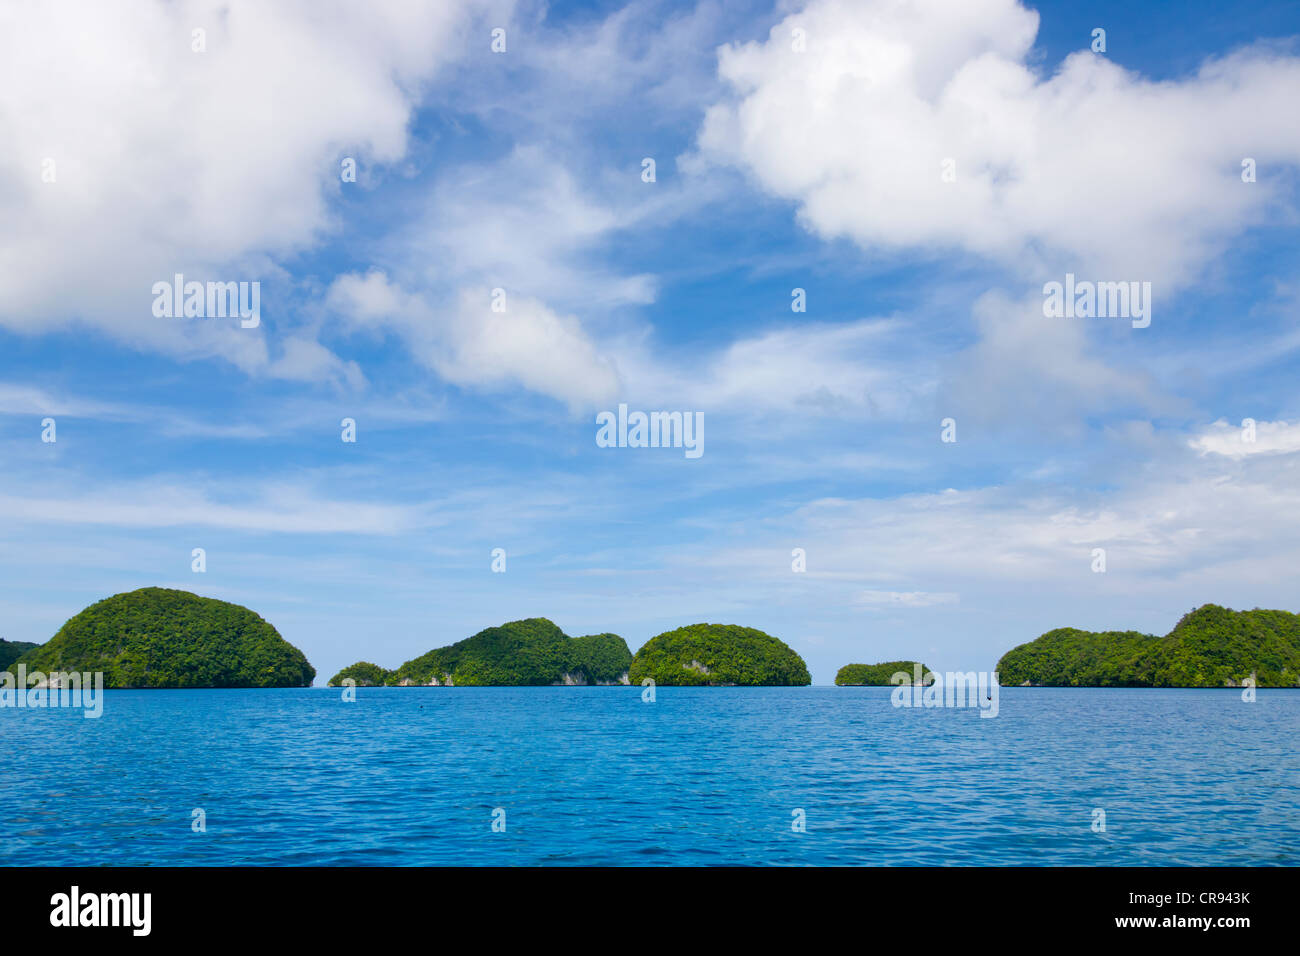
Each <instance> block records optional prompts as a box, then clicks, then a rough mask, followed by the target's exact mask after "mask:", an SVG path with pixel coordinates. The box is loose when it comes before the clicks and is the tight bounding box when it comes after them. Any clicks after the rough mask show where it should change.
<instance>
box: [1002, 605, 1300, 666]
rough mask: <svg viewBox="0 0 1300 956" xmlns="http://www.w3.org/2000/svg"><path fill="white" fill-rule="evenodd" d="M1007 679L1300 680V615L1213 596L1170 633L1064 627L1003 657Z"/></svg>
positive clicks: (1186, 616)
mask: <svg viewBox="0 0 1300 956" xmlns="http://www.w3.org/2000/svg"><path fill="white" fill-rule="evenodd" d="M998 676H999V682H1000V683H1002V684H1003V685H1004V686H1011V685H1017V684H1020V685H1034V686H1044V687H1235V686H1240V685H1241V684H1242V681H1244V680H1245V679H1246V678H1247V677H1252V676H1253V677H1254V678H1255V684H1256V686H1258V687H1297V686H1300V615H1297V614H1291V613H1289V612H1287V611H1265V610H1260V609H1258V608H1256V609H1255V610H1253V611H1234V610H1231V609H1230V608H1225V607H1219V606H1218V605H1217V604H1206V605H1203V606H1202V607H1199V608H1197V609H1196V610H1194V611H1192V612H1190V613H1188V614H1186V615H1184V616H1183V618H1182V620H1180V621H1179V622H1178V624H1177V625H1176V626H1175V627H1174V629H1173V630H1172V631H1170V632H1169V633H1168V634H1166V635H1165V636H1164V637H1157V636H1156V635H1153V634H1141V633H1138V632H1137V631H1104V632H1100V633H1094V632H1091V631H1081V630H1078V629H1076V628H1071V627H1063V628H1057V629H1056V630H1054V631H1048V632H1047V633H1046V634H1044V635H1043V636H1042V637H1039V638H1038V639H1037V640H1034V641H1030V642H1029V643H1028V644H1021V645H1020V646H1019V647H1016V648H1013V649H1012V650H1010V651H1008V652H1007V653H1006V654H1005V655H1003V657H1002V660H1001V661H999V662H998Z"/></svg>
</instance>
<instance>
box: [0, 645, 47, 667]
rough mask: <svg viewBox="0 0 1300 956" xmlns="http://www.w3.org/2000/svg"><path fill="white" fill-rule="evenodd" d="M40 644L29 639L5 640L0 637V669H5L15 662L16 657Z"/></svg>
mask: <svg viewBox="0 0 1300 956" xmlns="http://www.w3.org/2000/svg"><path fill="white" fill-rule="evenodd" d="M40 646H41V645H39V644H33V643H31V642H30V641H6V640H5V639H4V638H3V637H0V671H7V670H8V669H9V665H10V664H14V663H17V661H18V658H20V657H22V656H23V655H24V654H26V653H27V652H28V651H31V650H35V649H36V648H38V647H40Z"/></svg>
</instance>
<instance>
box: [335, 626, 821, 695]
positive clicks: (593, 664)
mask: <svg viewBox="0 0 1300 956" xmlns="http://www.w3.org/2000/svg"><path fill="white" fill-rule="evenodd" d="M647 677H649V678H652V679H653V680H654V681H655V683H657V684H665V685H672V684H691V685H744V686H760V685H785V684H809V683H811V678H810V677H809V676H808V668H807V667H806V666H805V665H804V662H803V659H802V658H800V657H799V655H798V654H796V653H795V652H794V651H792V650H791V649H790V648H789V647H787V646H786V645H785V644H784V643H783V642H781V641H780V640H778V639H777V638H775V637H772V636H771V635H768V634H764V633H763V632H762V631H757V630H754V629H753V628H748V627H738V626H736V625H730V624H693V625H690V626H689V627H683V628H678V629H677V630H675V631H669V632H667V633H665V634H660V635H658V636H657V637H653V638H651V639H650V640H649V641H647V642H646V644H645V646H644V647H642V648H641V650H639V651H637V653H636V656H635V657H634V656H633V655H632V653H631V652H630V651H629V650H628V647H627V644H626V642H624V640H623V639H622V638H621V637H619V636H618V635H617V634H593V635H589V636H586V637H569V636H567V635H566V634H565V633H564V632H563V631H561V630H560V629H559V628H558V627H557V626H556V625H555V624H553V623H552V622H551V621H548V620H547V619H546V618H537V617H535V618H528V619H527V620H523V621H511V622H509V623H508V624H502V625H500V626H499V627H490V628H487V629H486V630H483V631H479V633H477V634H475V635H474V636H473V637H467V638H465V640H463V641H459V642H457V643H455V644H452V645H450V646H448V647H440V648H436V649H434V650H432V651H429V652H428V653H427V654H424V655H422V656H420V657H417V658H415V659H413V660H409V661H407V662H406V663H405V664H403V665H402V666H401V667H398V668H397V669H396V670H387V669H385V668H383V667H380V666H379V665H377V664H373V663H371V662H369V661H360V662H358V663H356V664H353V665H351V666H349V667H345V668H344V669H343V670H341V671H339V672H338V673H337V674H335V675H334V676H333V677H332V678H330V682H329V683H330V686H331V687H337V686H339V685H341V684H343V682H344V681H345V680H348V679H351V680H353V681H355V682H356V684H357V686H358V687H373V686H380V685H385V686H400V687H411V686H433V687H457V686H459V687H465V686H537V685H561V684H564V685H574V684H576V685H588V684H627V683H633V684H640V683H641V681H642V680H643V679H645V678H647Z"/></svg>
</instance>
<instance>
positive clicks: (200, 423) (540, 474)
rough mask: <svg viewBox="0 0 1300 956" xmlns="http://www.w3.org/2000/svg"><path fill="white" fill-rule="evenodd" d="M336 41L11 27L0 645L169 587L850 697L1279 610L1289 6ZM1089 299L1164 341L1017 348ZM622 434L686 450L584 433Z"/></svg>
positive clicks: (1288, 320)
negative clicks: (1117, 300)
mask: <svg viewBox="0 0 1300 956" xmlns="http://www.w3.org/2000/svg"><path fill="white" fill-rule="evenodd" d="M316 10H317V7H316V6H314V5H312V4H292V3H284V4H277V5H274V7H272V8H269V9H268V8H267V5H260V4H252V3H240V2H232V3H226V4H216V3H206V2H191V3H184V4H174V5H164V4H156V3H139V4H133V5H129V6H126V7H124V8H122V10H121V11H118V12H115V13H114V14H113V15H112V16H110V15H109V13H108V12H107V11H106V10H104V9H101V8H100V7H98V6H97V5H94V4H88V5H84V6H78V5H75V4H72V5H60V7H59V8H58V9H57V10H36V9H24V10H21V11H18V10H10V11H8V12H6V13H5V14H3V15H0V16H3V18H4V22H3V23H2V24H0V26H3V29H0V37H3V38H4V39H0V53H3V54H4V55H3V56H0V63H3V65H0V173H2V174H3V175H0V182H3V184H4V185H3V186H0V216H2V218H3V221H4V222H5V223H6V226H5V228H4V230H3V231H2V232H0V346H2V348H0V355H2V356H3V358H0V446H2V447H3V451H4V458H5V462H6V468H5V469H4V470H3V473H2V474H0V515H2V518H3V520H2V521H0V542H2V545H3V547H2V548H0V572H2V573H3V581H4V582H5V585H4V587H5V601H4V607H5V611H6V614H5V618H4V619H3V620H2V621H0V635H3V636H4V637H7V638H9V639H15V640H45V639H48V637H49V636H51V635H52V634H53V633H54V632H55V630H57V628H58V627H59V626H60V625H61V624H62V623H63V621H64V620H66V619H67V618H68V617H70V616H71V615H72V614H74V613H76V612H77V611H78V610H80V609H81V608H82V607H84V606H85V605H87V604H89V603H91V602H93V601H95V600H98V599H100V598H103V597H106V596H108V595H111V594H114V593H118V592H121V591H126V590H130V589H133V588H137V587H143V586H148V585H160V586H168V587H178V588H185V589H188V590H193V591H196V592H198V593H200V594H205V595H211V596H214V597H219V598H223V599H226V600H231V601H236V602H239V603H241V604H245V605H247V606H249V607H251V608H253V609H255V610H257V611H258V612H259V613H261V614H262V615H263V616H265V617H266V618H267V619H268V620H269V621H271V622H272V623H273V624H274V625H275V626H276V627H277V628H278V629H279V630H280V632H281V633H282V634H283V635H284V636H285V637H286V638H287V639H288V640H290V641H291V642H293V643H294V644H296V645H298V646H299V647H301V648H302V649H303V650H304V651H305V652H306V653H307V655H308V657H309V659H310V660H311V661H312V662H313V663H314V664H315V665H316V666H317V668H318V671H319V672H320V676H319V679H320V680H322V681H323V680H324V679H326V678H328V676H329V675H330V674H332V673H334V672H335V671H336V670H337V669H338V668H339V667H341V666H342V665H344V664H347V663H350V662H352V661H354V660H358V659H367V660H372V661H375V662H378V663H381V664H384V665H387V666H394V665H396V664H398V663H401V662H402V661H405V660H407V659H409V658H411V657H413V656H416V655H417V654H420V653H423V652H424V651H425V650H428V649H429V648H430V647H433V646H439V645H443V644H446V643H450V642H452V641H454V640H458V639H460V638H462V637H465V636H467V635H469V634H471V633H473V632H475V631H477V630H479V629H481V628H483V627H487V626H490V625H493V624H497V623H500V622H502V621H505V620H512V619H516V618H520V617H529V616H546V617H549V618H551V619H553V620H554V621H555V622H556V623H557V624H559V625H560V626H561V627H562V628H564V630H565V631H566V632H568V633H570V634H584V633H593V632H600V631H614V632H616V633H619V634H621V635H623V636H624V637H625V638H626V639H627V641H628V643H629V645H630V646H631V647H633V648H634V649H635V648H636V647H638V646H639V645H640V644H642V643H643V642H644V641H645V640H647V639H648V638H650V637H651V636H653V635H655V634H657V633H659V632H661V631H663V630H666V629H669V628H672V627H676V626H680V625H683V624H687V623H693V622H696V621H716V622H730V623H740V624H746V625H750V626H754V627H759V628H762V629H764V630H766V631H768V632H770V633H772V634H775V635H777V636H779V637H781V638H783V639H784V640H786V641H787V642H789V643H790V644H791V645H792V646H793V647H795V649H796V650H798V651H799V652H800V653H801V654H802V655H803V656H804V657H805V659H806V660H807V661H808V663H809V666H810V668H811V670H812V673H813V676H814V680H815V681H816V682H818V683H827V682H829V681H831V680H832V678H833V676H834V672H835V670H836V668H837V667H839V666H840V665H841V664H844V663H848V662H850V661H860V662H873V661H878V660H891V659H897V658H920V659H923V660H925V661H926V662H927V663H928V664H929V665H930V666H932V667H937V668H941V669H942V668H949V667H951V668H957V667H960V668H962V669H975V668H978V669H983V668H991V667H992V665H993V664H994V663H995V662H996V660H997V658H998V657H999V656H1000V655H1001V654H1002V653H1003V652H1004V651H1005V650H1007V649H1008V648H1010V647H1012V646H1014V645H1015V644H1018V643H1021V642H1023V641H1026V640H1030V639H1032V638H1033V637H1035V636H1037V635H1038V634H1039V633H1041V632H1043V631H1044V630H1047V629H1049V628H1052V627H1057V626H1064V625H1071V626H1077V627H1086V628H1098V629H1100V628H1124V629H1129V628H1136V629H1142V630H1149V631H1153V632H1158V633H1164V632H1165V631H1167V630H1168V629H1169V628H1170V627H1171V626H1172V625H1173V624H1174V622H1175V621H1176V620H1177V618H1178V617H1179V616H1180V615H1181V614H1182V613H1184V612H1185V611H1187V610H1189V609H1191V608H1192V607H1194V606H1197V605H1199V604H1201V603H1205V602H1208V601H1212V602H1215V603H1220V604H1226V605H1228V606H1233V607H1254V606H1264V607H1282V608H1287V609H1290V610H1300V605H1298V604H1297V598H1296V590H1295V586H1294V573H1293V570H1292V569H1293V568H1294V567H1295V565H1296V559H1297V558H1298V557H1300V507H1297V506H1300V482H1297V480H1296V479H1297V474H1298V472H1297V467H1298V465H1300V407H1297V405H1298V403H1297V397H1296V392H1295V384H1294V383H1295V382H1296V371H1297V364H1298V352H1297V350H1298V349H1300V326H1298V325H1297V318H1296V316H1297V294H1298V293H1300V285H1298V283H1297V275H1298V270H1297V265H1298V264H1300V263H1298V258H1300V253H1298V252H1297V250H1300V243H1298V242H1297V241H1296V240H1297V223H1298V222H1300V220H1298V218H1297V204H1296V200H1297V185H1298V183H1300V178H1298V177H1300V169H1298V166H1300V124H1297V123H1296V121H1295V115H1294V103H1295V99H1296V94H1297V93H1300V49H1297V43H1296V40H1295V37H1296V36H1297V35H1300V11H1297V10H1296V9H1295V8H1294V7H1293V6H1291V5H1288V4H1281V3H1278V4H1268V3H1263V4H1240V5H1232V6H1231V7H1227V8H1225V7H1223V6H1222V5H1220V4H1147V5H1142V7H1141V8H1140V9H1134V8H1133V7H1132V5H1129V4H1119V3H1106V4H1093V5H1090V6H1089V7H1087V8H1086V9H1080V8H1079V6H1078V5H1074V4H1040V5H1033V6H1029V7H1027V6H1025V5H1022V4H1019V3H1015V2H1011V0H974V2H971V3H967V4H962V5H961V7H960V11H961V13H960V14H957V13H955V12H954V8H953V7H951V6H950V5H949V6H947V7H945V6H944V5H943V4H932V3H915V4H896V3H883V2H880V3H877V2H872V0H863V2H859V3H848V2H842V3H841V2H832V0H812V2H809V3H806V4H804V3H781V4H777V5H775V6H773V5H771V4H766V3H727V4H717V3H701V4H698V5H693V4H689V3H653V2H645V3H634V4H631V5H625V4H616V3H600V4H554V5H552V6H551V7H549V8H548V7H545V6H543V5H539V4H535V3H528V2H518V3H505V2H502V3H466V4H462V5H451V4H443V5H425V4H420V5H408V4H402V3H391V4H388V3H379V4H375V5H374V9H373V12H371V11H370V10H369V8H367V10H361V9H352V8H351V7H350V6H347V5H340V6H339V8H338V9H337V10H336V11H334V15H332V16H330V17H321V16H319V15H318V14H317V13H316V12H314V11H316ZM496 27H502V28H504V29H505V31H506V50H505V52H503V53H494V52H492V50H491V49H490V45H491V40H492V37H491V34H492V30H493V29H494V28H496ZM1096 27H1101V28H1103V29H1104V30H1105V31H1106V51H1105V52H1104V53H1094V52H1093V51H1092V50H1091V49H1090V46H1091V44H1092V42H1093V41H1092V31H1093V29H1094V28H1096ZM195 29H202V30H204V31H205V32H204V34H203V44H202V45H203V50H202V51H201V52H198V51H196V50H195V49H194V43H195V39H194V33H193V31H194V30H195ZM795 31H803V36H804V46H803V49H801V50H795V49H794V42H793V41H794V37H795ZM55 49H57V50H60V51H62V54H61V55H60V56H59V57H52V56H50V51H51V50H55ZM349 157H350V158H353V159H355V160H356V163H357V168H358V176H357V181H356V182H344V181H342V179H341V177H340V169H341V164H342V162H343V160H344V159H346V158H349ZM646 157H650V158H653V159H654V160H655V164H656V178H655V181H654V182H645V181H643V178H642V160H643V159H644V158H646ZM1245 158H1251V159H1253V160H1254V161H1255V166H1256V171H1257V174H1256V179H1255V181H1254V182H1249V183H1247V182H1243V181H1242V174H1241V163H1242V160H1243V159H1245ZM945 159H952V160H954V164H955V166H954V168H955V178H954V180H953V181H952V182H945V181H944V180H943V179H942V178H941V164H942V163H943V161H944V160H945ZM50 160H52V161H53V169H54V170H55V174H54V176H53V181H47V180H48V178H49V177H47V176H44V175H43V173H44V171H45V170H47V169H48V168H50V167H49V166H48V165H47V161H50ZM176 272H182V273H184V274H185V275H186V277H187V278H189V279H197V280H199V281H208V280H211V281H223V282H227V281H233V282H239V281H257V282H260V284H261V286H260V287H261V296H262V298H261V323H260V325H259V326H258V327H256V328H249V329H245V328H241V326H240V323H239V321H238V320H232V319H226V318H211V319H205V318H159V317H156V316H154V315H153V313H152V308H151V307H152V303H153V295H152V292H151V288H152V286H153V284H154V283H155V282H157V281H160V280H163V281H168V280H170V278H171V276H172V275H173V274H174V273H176ZM1067 272H1071V273H1074V274H1077V275H1078V276H1079V277H1080V278H1087V279H1092V280H1096V281H1125V282H1127V281H1148V282H1151V283H1152V289H1153V300H1152V301H1153V305H1152V321H1151V324H1150V326H1149V327H1147V328H1133V327H1132V325H1131V323H1130V322H1129V321H1128V320H1127V319H1126V318H1122V317H1121V318H1093V319H1064V318H1061V319H1053V318H1047V317H1045V316H1044V315H1043V314H1042V311H1041V304H1042V299H1043V296H1042V287H1043V285H1044V283H1046V282H1050V281H1054V280H1055V281H1059V280H1061V279H1062V278H1063V277H1064V275H1065V274H1066V273H1067ZM496 288H500V289H504V290H505V293H506V302H507V307H506V311H505V312H503V313H494V312H493V311H492V310H491V308H490V301H491V290H493V289H496ZM795 288H800V289H804V290H805V293H806V297H807V311H806V312H801V313H798V312H793V311H792V310H791V295H792V290H793V289H795ZM620 402H625V403H627V404H628V405H629V406H630V407H631V408H632V409H640V410H644V411H653V410H678V411H689V412H700V413H702V414H703V417H704V421H705V436H704V454H703V455H702V456H701V457H700V458H698V459H693V460H692V459H687V458H686V457H685V456H684V455H683V453H682V451H681V449H642V448H600V447H597V445H596V442H595V435H596V426H595V415H596V414H597V413H598V412H600V411H602V410H613V409H616V408H617V406H618V404H619V403H620ZM47 417H52V418H54V419H55V420H56V422H57V441H56V442H53V443H48V442H43V441H42V440H41V433H42V426H41V422H42V420H43V419H45V418H47ZM345 417H349V418H353V419H355V421H356V423H357V433H358V440H357V441H356V442H355V443H354V444H353V443H344V442H343V441H341V440H340V432H341V428H340V422H341V420H342V419H343V418H345ZM945 418H952V419H954V420H955V422H956V429H957V440H956V442H943V441H941V440H940V433H941V425H940V423H941V421H942V420H943V419H945ZM1247 418H1250V419H1253V420H1254V421H1255V422H1256V431H1255V435H1254V437H1255V440H1254V441H1248V440H1246V439H1245V437H1244V432H1243V431H1242V428H1241V423H1242V420H1243V419H1247ZM199 547H201V548H204V549H205V551H206V554H207V570H206V572H204V573H203V574H196V573H193V572H192V571H191V551H192V549H193V548H199ZM494 548H503V549H505V552H506V555H507V570H506V572H505V573H503V574H498V573H493V572H492V571H491V552H492V550H493V549H494ZM795 548H802V549H804V551H805V552H806V555H807V570H806V572H803V573H796V572H794V571H793V570H792V568H791V561H792V559H791V552H792V549H795ZM1097 548H1102V549H1104V550H1105V552H1106V565H1107V566H1106V571H1105V573H1095V572H1094V571H1093V570H1092V566H1093V560H1094V559H1093V552H1094V549H1097Z"/></svg>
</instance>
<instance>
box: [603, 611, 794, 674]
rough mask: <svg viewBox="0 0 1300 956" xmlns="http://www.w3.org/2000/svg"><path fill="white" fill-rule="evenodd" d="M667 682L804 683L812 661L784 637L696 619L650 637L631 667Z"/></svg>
mask: <svg viewBox="0 0 1300 956" xmlns="http://www.w3.org/2000/svg"><path fill="white" fill-rule="evenodd" d="M628 676H629V678H630V679H631V681H632V683H634V684H639V683H641V681H643V680H644V679H645V678H647V677H648V678H650V679H652V680H653V681H654V682H655V683H656V684H663V685H668V686H672V685H693V686H698V685H707V686H736V687H772V686H803V685H806V684H811V683H812V677H810V676H809V674H808V666H807V665H806V664H805V663H804V661H803V658H802V657H800V656H799V655H798V654H796V653H795V652H794V651H793V650H792V649H791V648H790V647H789V645H787V644H786V643H785V642H784V641H782V640H780V639H779V638H775V637H773V636H772V635H771V634H764V633H763V632H762V631H760V630H757V629H755V628H752V627H741V626H739V625H737V624H691V625H688V626H686V627H679V628H677V629H676V630H675V631H667V632H665V633H663V634H659V635H657V636H655V637H652V638H650V640H648V641H646V642H645V644H644V645H643V646H642V647H641V649H640V650H639V651H637V652H636V657H634V658H633V659H632V667H631V668H630V670H629V671H628Z"/></svg>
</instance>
